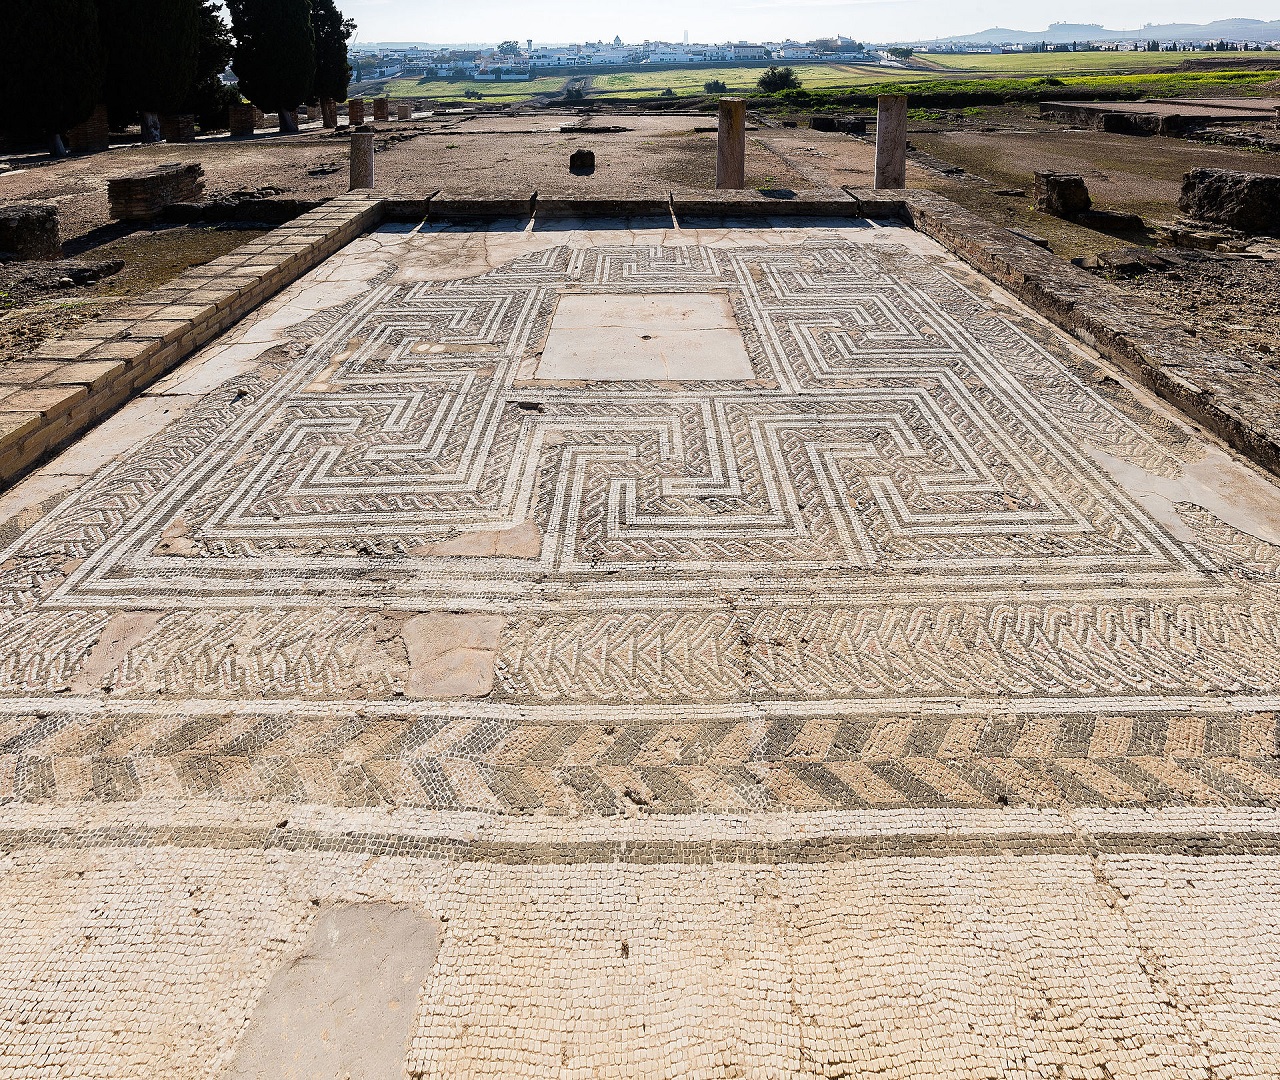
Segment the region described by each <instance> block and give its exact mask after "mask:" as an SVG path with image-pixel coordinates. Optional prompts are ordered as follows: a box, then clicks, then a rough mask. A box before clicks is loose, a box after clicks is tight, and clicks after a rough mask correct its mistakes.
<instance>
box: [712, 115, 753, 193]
mask: <svg viewBox="0 0 1280 1080" xmlns="http://www.w3.org/2000/svg"><path fill="white" fill-rule="evenodd" d="M746 170H747V103H746V102H745V101H743V100H742V98H721V99H720V129H719V133H718V134H717V136H716V187H718V188H741V187H745V186H746Z"/></svg>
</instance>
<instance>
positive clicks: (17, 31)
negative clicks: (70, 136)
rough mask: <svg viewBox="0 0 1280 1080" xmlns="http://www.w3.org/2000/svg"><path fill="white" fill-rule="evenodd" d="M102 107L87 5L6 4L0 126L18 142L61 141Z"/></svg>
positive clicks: (55, 150) (28, 0)
mask: <svg viewBox="0 0 1280 1080" xmlns="http://www.w3.org/2000/svg"><path fill="white" fill-rule="evenodd" d="M101 101H102V51H101V46H100V45H99V43H98V11H97V8H96V7H95V6H94V3H93V0H8V2H7V3H6V4H5V35H4V45H3V48H2V49H0V122H3V124H4V128H5V130H6V131H10V132H13V133H14V134H15V135H18V136H19V137H25V138H30V137H39V136H44V137H46V138H47V139H48V140H49V150H50V152H51V153H52V154H54V155H55V156H59V157H60V156H62V155H63V154H65V153H66V152H67V151H66V148H65V147H64V146H63V143H62V136H63V134H65V133H66V131H67V129H68V128H71V127H74V126H75V125H76V124H79V123H81V122H82V121H84V120H87V119H88V118H89V116H90V115H91V114H92V113H93V110H94V108H95V107H96V106H97V105H98V103H99V102H101Z"/></svg>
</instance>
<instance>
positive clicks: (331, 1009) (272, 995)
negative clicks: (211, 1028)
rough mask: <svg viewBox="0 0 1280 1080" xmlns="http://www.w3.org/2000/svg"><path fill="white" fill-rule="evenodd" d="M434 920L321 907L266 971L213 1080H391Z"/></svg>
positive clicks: (386, 908) (403, 1048)
mask: <svg viewBox="0 0 1280 1080" xmlns="http://www.w3.org/2000/svg"><path fill="white" fill-rule="evenodd" d="M438 951H439V933H438V930H437V926H436V923H435V921H434V920H433V919H430V918H427V917H426V916H424V915H422V914H421V913H419V912H416V911H413V910H411V909H409V908H406V907H400V906H397V905H395V904H360V905H355V906H350V907H339V908H333V909H331V910H328V911H325V912H323V913H322V914H321V915H320V917H319V918H318V919H317V920H316V922H315V925H314V926H313V927H312V930H311V935H310V936H309V938H308V939H307V942H306V945H305V946H304V947H303V951H302V953H301V954H300V955H298V956H297V957H295V958H294V959H293V960H292V961H290V962H289V963H287V964H285V966H284V967H282V968H281V969H280V970H278V971H277V972H276V973H275V975H274V976H273V977H272V979H271V982H270V983H269V984H268V986H267V988H266V991H265V992H264V993H263V995H262V997H261V999H259V1001H258V1004H257V1007H256V1008H255V1009H254V1012H253V1016H252V1017H251V1018H250V1020H249V1025H248V1027H247V1029H246V1031H245V1033H244V1036H243V1038H242V1039H241V1040H240V1044H239V1045H238V1046H237V1047H236V1051H235V1056H234V1057H233V1058H232V1060H231V1062H230V1064H229V1065H228V1066H227V1067H226V1068H225V1069H223V1071H222V1072H221V1073H220V1074H219V1077H220V1080H268V1078H269V1080H383V1078H386V1080H399V1078H400V1077H402V1076H403V1075H404V1063H405V1059H406V1056H407V1054H408V1045H409V1037H410V1034H411V1032H410V1025H411V1022H412V1020H413V1016H414V1010H415V1005H416V1003H417V997H418V993H419V991H420V988H421V986H422V983H423V981H424V980H425V979H426V977H427V973H428V972H429V971H430V970H431V967H432V965H433V964H434V963H435V959H436V954H437V952H438Z"/></svg>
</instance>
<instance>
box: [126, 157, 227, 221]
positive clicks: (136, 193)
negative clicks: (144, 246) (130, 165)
mask: <svg viewBox="0 0 1280 1080" xmlns="http://www.w3.org/2000/svg"><path fill="white" fill-rule="evenodd" d="M203 176H204V169H203V168H201V167H200V165H199V164H197V163H195V162H191V163H189V164H185V165H181V164H175V165H161V166H160V167H159V168H158V169H152V170H151V171H150V172H145V173H134V174H133V175H131V176H117V177H115V178H114V179H111V180H108V181H107V199H108V202H109V203H110V209H111V216H112V217H113V218H116V219H117V220H119V221H149V220H151V219H152V218H154V217H156V216H157V215H158V214H159V213H160V212H161V211H162V210H163V209H164V208H165V206H166V205H168V204H169V203H178V202H195V201H196V200H197V199H199V198H200V195H201V193H202V192H203V191H204V180H203V179H201V178H202V177H203Z"/></svg>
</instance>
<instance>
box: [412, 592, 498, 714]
mask: <svg viewBox="0 0 1280 1080" xmlns="http://www.w3.org/2000/svg"><path fill="white" fill-rule="evenodd" d="M505 623H506V620H505V619H503V618H502V617H500V616H496V615H466V614H456V613H452V612H431V613H429V614H425V615H415V616H414V617H413V618H412V619H409V620H408V622H406V623H405V624H404V627H403V629H402V630H401V631H400V636H401V637H402V638H403V639H404V645H405V649H406V650H407V652H408V654H409V685H408V691H407V693H408V696H409V697H411V698H449V697H464V698H482V697H486V696H488V694H489V692H490V691H491V690H492V689H493V670H494V663H495V661H496V659H497V655H498V639H499V637H500V635H501V633H502V628H503V626H504V625H505Z"/></svg>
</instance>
